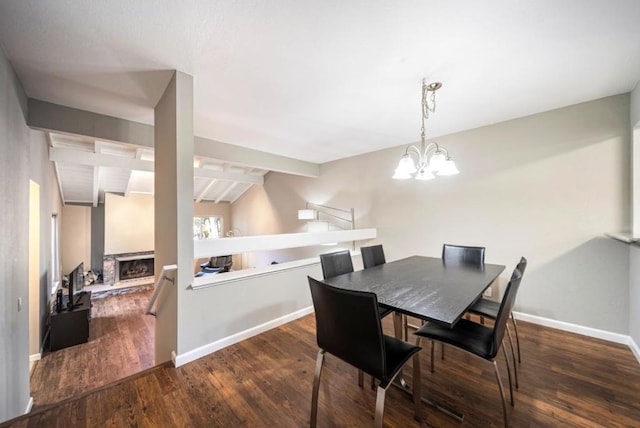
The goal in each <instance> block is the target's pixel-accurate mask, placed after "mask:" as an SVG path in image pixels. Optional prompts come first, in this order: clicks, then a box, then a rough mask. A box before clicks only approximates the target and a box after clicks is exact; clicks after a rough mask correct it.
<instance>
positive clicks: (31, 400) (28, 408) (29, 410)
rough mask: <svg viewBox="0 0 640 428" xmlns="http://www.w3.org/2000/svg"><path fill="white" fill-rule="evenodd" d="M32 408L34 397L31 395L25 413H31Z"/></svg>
mask: <svg viewBox="0 0 640 428" xmlns="http://www.w3.org/2000/svg"><path fill="white" fill-rule="evenodd" d="M31 409H33V397H29V402H28V403H27V408H26V409H25V411H24V414H25V415H27V414H29V413H31Z"/></svg>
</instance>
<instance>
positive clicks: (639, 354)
mask: <svg viewBox="0 0 640 428" xmlns="http://www.w3.org/2000/svg"><path fill="white" fill-rule="evenodd" d="M629 348H631V352H633V355H635V356H636V360H638V362H639V363H640V347H638V344H637V343H636V342H635V341H634V340H633V338H632V337H631V336H629Z"/></svg>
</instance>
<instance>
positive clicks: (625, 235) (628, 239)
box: [607, 232, 640, 244]
mask: <svg viewBox="0 0 640 428" xmlns="http://www.w3.org/2000/svg"><path fill="white" fill-rule="evenodd" d="M607 236H608V237H609V238H611V239H615V240H616V241H620V242H624V243H626V244H637V243H638V242H640V237H638V236H633V234H632V233H630V232H616V233H607Z"/></svg>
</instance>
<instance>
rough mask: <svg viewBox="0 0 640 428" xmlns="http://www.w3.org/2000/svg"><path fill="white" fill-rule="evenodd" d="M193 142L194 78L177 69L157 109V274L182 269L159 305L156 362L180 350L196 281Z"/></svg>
mask: <svg viewBox="0 0 640 428" xmlns="http://www.w3.org/2000/svg"><path fill="white" fill-rule="evenodd" d="M193 141H194V139H193V77H192V76H189V75H187V74H184V73H182V72H179V71H176V72H175V73H174V75H173V77H172V79H171V81H170V82H169V84H168V85H167V88H166V90H165V92H164V94H163V95H162V97H161V98H160V101H158V104H157V105H156V108H155V126H154V146H155V191H154V193H155V271H156V272H157V273H156V275H159V273H160V272H161V270H162V266H165V265H171V264H176V265H178V273H177V281H176V284H175V285H173V284H166V285H165V288H164V290H163V292H162V294H160V296H159V297H158V300H157V304H156V305H157V306H156V312H157V317H156V328H155V363H156V364H159V363H162V362H164V361H168V360H169V359H170V358H171V352H172V351H175V352H176V353H179V352H180V349H179V347H180V332H179V329H178V326H179V318H180V295H181V293H183V292H184V291H185V289H186V287H188V286H189V284H191V281H192V280H193ZM156 279H157V278H156Z"/></svg>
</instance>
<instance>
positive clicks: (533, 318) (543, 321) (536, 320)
mask: <svg viewBox="0 0 640 428" xmlns="http://www.w3.org/2000/svg"><path fill="white" fill-rule="evenodd" d="M513 316H515V317H516V319H519V320H522V321H527V322H530V323H533V324H538V325H542V326H545V327H551V328H555V329H558V330H563V331H568V332H570V333H576V334H581V335H583V336H588V337H593V338H596V339H602V340H607V341H609V342H614V343H620V344H622V345H627V346H628V347H629V348H630V349H631V352H633V354H634V356H635V357H636V359H637V360H638V363H640V348H638V345H637V344H636V343H635V342H634V340H633V339H632V338H631V336H628V335H625V334H620V333H612V332H610V331H606V330H600V329H597V328H592V327H585V326H582V325H578V324H572V323H568V322H564V321H558V320H553V319H550V318H544V317H539V316H537V315H530V314H525V313H522V312H515V311H514V312H513Z"/></svg>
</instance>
